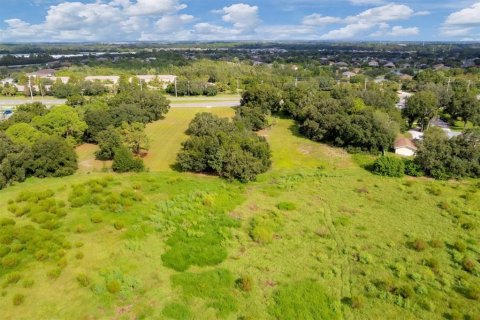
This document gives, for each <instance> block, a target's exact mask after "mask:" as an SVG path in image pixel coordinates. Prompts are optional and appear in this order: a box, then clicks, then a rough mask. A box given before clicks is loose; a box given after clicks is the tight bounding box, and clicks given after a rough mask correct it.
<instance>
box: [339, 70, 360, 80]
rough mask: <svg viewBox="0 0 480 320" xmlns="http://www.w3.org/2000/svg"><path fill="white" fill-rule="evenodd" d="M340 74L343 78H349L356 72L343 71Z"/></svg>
mask: <svg viewBox="0 0 480 320" xmlns="http://www.w3.org/2000/svg"><path fill="white" fill-rule="evenodd" d="M342 75H343V76H344V77H345V78H347V79H350V78H351V77H355V76H356V75H357V74H356V73H355V72H351V71H345V72H344V73H342Z"/></svg>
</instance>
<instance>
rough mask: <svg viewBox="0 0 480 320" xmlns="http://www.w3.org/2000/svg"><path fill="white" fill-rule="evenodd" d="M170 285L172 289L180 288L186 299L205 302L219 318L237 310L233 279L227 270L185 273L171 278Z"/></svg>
mask: <svg viewBox="0 0 480 320" xmlns="http://www.w3.org/2000/svg"><path fill="white" fill-rule="evenodd" d="M172 283H173V285H174V287H180V288H181V289H182V291H183V294H184V295H185V296H186V297H196V298H201V299H204V300H206V303H207V306H208V307H212V308H214V309H216V310H217V312H218V316H219V317H221V318H225V317H226V316H228V315H229V314H231V313H232V312H234V311H236V310H237V302H236V299H235V296H234V290H235V278H234V277H233V275H232V274H231V273H230V271H228V270H225V269H215V270H212V271H207V272H203V273H190V272H186V273H182V274H178V275H174V276H172Z"/></svg>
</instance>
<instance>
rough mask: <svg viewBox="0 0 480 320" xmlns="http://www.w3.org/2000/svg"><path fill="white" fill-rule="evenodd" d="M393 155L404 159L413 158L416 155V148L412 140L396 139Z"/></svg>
mask: <svg viewBox="0 0 480 320" xmlns="http://www.w3.org/2000/svg"><path fill="white" fill-rule="evenodd" d="M394 148H395V154H398V155H400V156H404V157H413V156H414V155H415V154H416V153H417V147H416V146H415V143H413V141H412V140H410V139H408V138H404V137H401V138H398V139H397V140H395V144H394Z"/></svg>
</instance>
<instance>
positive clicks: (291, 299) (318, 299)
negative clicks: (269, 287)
mask: <svg viewBox="0 0 480 320" xmlns="http://www.w3.org/2000/svg"><path fill="white" fill-rule="evenodd" d="M271 314H272V316H274V317H275V318H276V319H286V320H290V319H291V320H295V319H311V320H314V319H332V320H333V319H341V318H342V315H341V312H340V305H339V303H338V302H337V301H335V300H334V299H333V298H331V297H330V296H329V295H328V294H327V293H326V292H325V289H324V288H323V287H322V286H321V285H319V284H317V283H315V282H313V281H302V282H299V283H295V284H289V285H283V286H281V287H280V288H279V289H277V290H276V291H275V292H274V293H273V305H272V307H271Z"/></svg>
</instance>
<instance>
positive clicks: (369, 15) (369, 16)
mask: <svg viewBox="0 0 480 320" xmlns="http://www.w3.org/2000/svg"><path fill="white" fill-rule="evenodd" d="M357 3H359V2H357ZM418 14H426V12H415V11H414V10H413V9H412V8H410V7H409V6H406V5H403V4H396V3H388V4H385V5H382V6H378V7H374V8H370V9H367V10H364V11H362V12H360V13H358V14H357V15H353V16H348V17H346V18H344V19H341V18H336V17H328V18H329V19H328V20H329V21H335V23H339V22H341V23H343V24H345V26H344V27H341V28H338V29H334V30H331V31H329V32H327V33H325V34H323V35H322V36H321V37H320V38H321V39H325V40H336V39H342V40H343V39H354V38H356V37H364V36H365V34H367V33H370V32H371V31H372V30H375V29H377V31H375V32H374V33H370V36H375V37H379V36H392V37H395V36H412V35H416V34H418V33H419V30H418V28H416V27H413V28H404V27H401V26H396V27H394V28H395V29H391V30H390V31H388V28H389V26H388V24H387V23H389V22H394V21H403V20H408V19H410V18H411V17H413V16H415V15H418ZM312 16H313V15H310V16H307V17H305V18H304V22H305V20H307V21H309V22H310V21H312V22H313V21H314V20H315V19H314V18H315V17H317V18H319V19H321V18H325V17H322V16H321V15H317V16H313V17H312ZM312 18H313V19H312ZM321 21H322V20H321Z"/></svg>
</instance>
